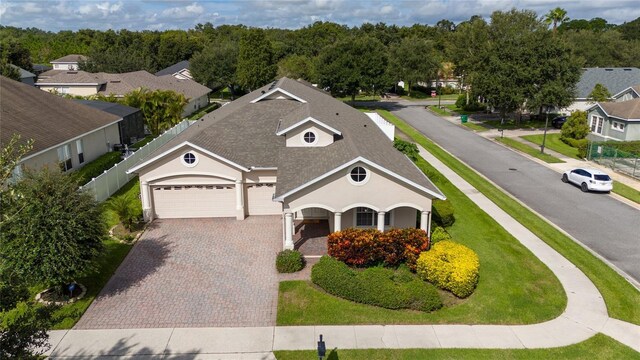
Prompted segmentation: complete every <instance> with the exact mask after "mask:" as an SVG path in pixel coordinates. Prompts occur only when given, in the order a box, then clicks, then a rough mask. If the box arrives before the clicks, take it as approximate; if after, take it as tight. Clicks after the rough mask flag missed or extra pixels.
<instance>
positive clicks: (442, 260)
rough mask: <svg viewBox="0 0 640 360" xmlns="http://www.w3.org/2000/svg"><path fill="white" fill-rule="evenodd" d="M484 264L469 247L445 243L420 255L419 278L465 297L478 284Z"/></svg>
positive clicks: (446, 241) (417, 269) (417, 267)
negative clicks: (481, 263)
mask: <svg viewBox="0 0 640 360" xmlns="http://www.w3.org/2000/svg"><path fill="white" fill-rule="evenodd" d="M479 269H480V261H479V260H478V255H477V254H476V253H475V252H474V251H473V250H471V249H469V248H468V247H466V246H464V245H461V244H457V243H454V242H452V241H448V240H444V241H441V242H439V243H437V244H434V245H433V246H432V247H431V250H429V251H425V252H423V253H422V254H420V257H419V258H418V262H417V264H416V272H417V274H418V276H419V277H420V278H422V279H424V280H426V281H429V282H431V283H433V284H435V285H437V286H439V287H440V288H442V289H445V290H449V291H451V292H452V293H453V294H454V295H456V296H457V297H461V298H465V297H467V296H469V295H471V294H472V293H473V290H474V289H475V288H476V285H477V284H478V277H479V273H478V271H479Z"/></svg>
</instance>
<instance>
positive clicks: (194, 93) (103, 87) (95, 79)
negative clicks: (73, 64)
mask: <svg viewBox="0 0 640 360" xmlns="http://www.w3.org/2000/svg"><path fill="white" fill-rule="evenodd" d="M35 85H36V86H37V87H39V88H40V89H41V90H45V91H49V92H56V93H59V94H70V95H77V96H90V95H95V94H103V95H105V96H109V95H114V96H116V97H124V96H125V95H126V94H127V93H129V92H131V91H133V90H136V89H139V88H147V89H149V90H152V91H153V90H172V91H175V92H177V93H179V94H182V95H184V97H185V98H187V100H188V103H187V105H186V106H185V109H184V111H183V114H182V115H183V116H188V115H190V114H192V113H193V112H195V111H197V110H199V109H201V108H203V107H205V106H207V105H208V104H209V93H210V92H211V89H209V88H208V87H206V86H203V85H200V84H198V83H197V82H195V81H193V80H189V79H178V78H175V77H173V76H172V75H162V76H155V75H153V74H151V73H148V72H146V71H144V70H141V71H133V72H128V73H122V74H109V73H89V72H86V71H80V70H78V71H75V70H73V71H59V70H51V71H48V72H46V73H43V74H42V75H40V77H39V78H38V81H37V82H36V84H35Z"/></svg>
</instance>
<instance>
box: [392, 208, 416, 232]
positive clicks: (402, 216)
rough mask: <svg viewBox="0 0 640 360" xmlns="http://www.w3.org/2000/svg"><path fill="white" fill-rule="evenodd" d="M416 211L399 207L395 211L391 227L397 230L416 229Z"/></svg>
mask: <svg viewBox="0 0 640 360" xmlns="http://www.w3.org/2000/svg"><path fill="white" fill-rule="evenodd" d="M416 211H417V210H416V209H412V208H410V207H399V208H396V209H393V210H392V212H393V216H392V218H391V226H392V227H397V228H412V227H416V219H417V218H416V214H417V212H416Z"/></svg>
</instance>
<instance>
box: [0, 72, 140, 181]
mask: <svg viewBox="0 0 640 360" xmlns="http://www.w3.org/2000/svg"><path fill="white" fill-rule="evenodd" d="M0 93H1V94H2V96H0V119H2V121H0V142H1V143H2V144H7V143H8V142H9V141H10V139H11V137H12V136H13V134H19V135H20V136H21V139H22V141H27V140H28V139H32V140H33V141H34V142H33V148H32V149H31V151H29V152H28V153H27V154H25V155H24V156H23V158H22V161H21V163H20V164H21V166H24V167H29V168H34V169H37V168H41V167H44V166H50V167H60V169H62V170H63V171H73V170H76V169H79V168H81V167H83V166H84V165H86V164H87V163H89V162H91V161H92V160H94V159H96V158H98V157H99V156H101V155H103V154H105V153H107V152H109V151H112V149H113V145H115V144H119V143H122V142H123V139H122V138H121V122H122V121H123V116H121V115H118V114H114V113H111V112H109V111H103V110H100V109H96V108H94V107H92V106H87V105H85V104H82V103H79V102H76V101H74V100H69V99H65V98H62V97H60V96H56V95H54V94H50V93H48V92H45V91H41V90H38V89H37V88H35V87H33V86H29V85H26V84H23V83H21V82H17V81H14V80H11V79H8V78H5V77H0ZM34 104H37V105H36V106H34ZM130 109H133V108H130ZM133 110H136V111H137V109H133ZM18 169H20V168H18Z"/></svg>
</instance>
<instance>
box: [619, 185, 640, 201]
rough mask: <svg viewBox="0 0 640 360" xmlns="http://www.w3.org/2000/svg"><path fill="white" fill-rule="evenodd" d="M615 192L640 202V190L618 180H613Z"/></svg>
mask: <svg viewBox="0 0 640 360" xmlns="http://www.w3.org/2000/svg"><path fill="white" fill-rule="evenodd" d="M613 192H614V193H616V194H618V195H620V196H622V197H625V198H627V199H629V200H631V201H633V202H636V203H638V204H640V191H638V190H636V189H634V188H632V187H631V186H629V185H625V184H623V183H621V182H618V181H615V180H614V181H613Z"/></svg>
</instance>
